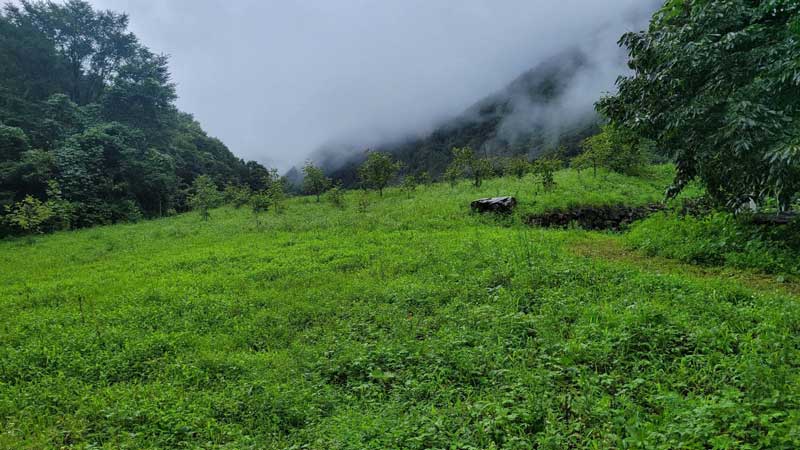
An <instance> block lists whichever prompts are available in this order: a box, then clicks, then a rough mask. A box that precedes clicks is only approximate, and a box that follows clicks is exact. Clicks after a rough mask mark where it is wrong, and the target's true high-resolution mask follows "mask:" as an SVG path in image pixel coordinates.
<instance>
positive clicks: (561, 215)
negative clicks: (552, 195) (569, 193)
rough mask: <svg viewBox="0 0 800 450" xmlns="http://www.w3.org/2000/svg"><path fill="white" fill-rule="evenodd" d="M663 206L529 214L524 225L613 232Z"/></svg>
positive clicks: (608, 206) (604, 207)
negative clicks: (577, 227)
mask: <svg viewBox="0 0 800 450" xmlns="http://www.w3.org/2000/svg"><path fill="white" fill-rule="evenodd" d="M664 208H665V207H664V205H661V204H651V205H646V206H625V205H606V206H576V207H572V208H568V209H556V210H551V211H546V212H544V213H541V214H529V215H527V216H526V217H525V223H526V224H528V225H530V226H535V227H546V228H564V227H567V226H570V225H571V224H576V225H578V226H579V227H581V228H583V229H585V230H615V231H619V230H620V229H622V228H624V227H626V226H627V225H630V224H631V223H633V222H635V221H637V220H641V219H644V218H645V217H647V216H649V215H651V214H653V213H656V212H658V211H663V210H664Z"/></svg>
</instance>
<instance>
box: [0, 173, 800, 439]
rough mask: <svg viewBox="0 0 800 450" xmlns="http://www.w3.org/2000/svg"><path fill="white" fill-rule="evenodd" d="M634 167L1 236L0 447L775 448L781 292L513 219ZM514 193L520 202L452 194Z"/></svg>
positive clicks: (790, 364) (787, 428)
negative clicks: (545, 186) (548, 181)
mask: <svg viewBox="0 0 800 450" xmlns="http://www.w3.org/2000/svg"><path fill="white" fill-rule="evenodd" d="M670 178H671V169H670V168H669V167H659V168H655V169H653V171H652V173H651V174H650V175H649V176H647V177H644V178H629V177H624V176H620V175H611V174H609V175H603V176H600V177H598V178H594V177H592V176H591V174H589V173H587V172H584V173H583V174H582V175H578V174H576V173H574V172H571V171H565V172H560V173H558V174H557V177H556V180H557V182H558V186H557V188H556V189H555V191H553V192H550V193H543V192H537V190H538V189H537V187H536V185H535V184H534V183H533V181H532V180H531V179H524V180H516V179H509V178H506V179H495V180H489V181H488V182H486V184H485V185H484V186H483V187H482V188H481V189H474V188H473V187H471V186H469V185H468V184H467V183H466V182H465V183H463V184H461V185H459V186H458V187H456V188H455V189H452V188H450V187H449V186H446V185H434V186H432V187H427V188H426V187H420V188H419V189H418V190H417V192H416V193H415V194H414V195H413V198H411V199H409V198H407V196H406V195H405V194H404V193H401V192H400V191H398V190H395V189H390V190H388V191H387V193H386V195H385V196H384V197H383V198H379V197H378V195H377V194H376V193H371V194H370V196H369V199H370V202H369V205H368V206H367V208H366V211H364V212H361V211H359V207H358V203H359V200H358V199H359V198H360V197H361V194H360V193H358V192H351V193H348V194H347V207H346V208H345V209H343V210H341V209H336V208H334V207H333V206H332V205H331V204H329V203H326V202H323V203H320V204H317V203H316V202H315V201H314V200H313V199H311V198H295V199H291V200H289V201H288V202H287V205H286V206H287V208H286V211H285V212H284V213H283V214H280V215H277V214H274V213H269V214H268V215H266V216H265V217H264V218H263V219H262V225H261V226H260V227H256V225H255V221H254V219H253V216H252V214H251V213H250V211H249V210H247V209H239V210H235V209H232V208H222V209H218V210H214V211H212V219H211V220H210V221H209V222H202V221H201V220H200V219H199V218H198V216H197V215H196V214H186V215H181V216H177V217H173V218H168V219H163V220H155V221H149V222H142V223H139V224H132V225H117V226H111V227H102V228H95V229H88V230H82V231H77V232H67V233H59V234H55V235H51V236H45V237H37V238H35V239H34V242H30V241H29V240H28V239H24V238H22V239H16V240H9V241H2V242H0V311H2V315H0V448H2V449H6V448H8V449H16V448H30V449H44V448H79V449H90V448H91V449H94V448H106V449H119V448H129V449H151V448H160V449H172V448H225V449H320V450H321V449H395V448H398V449H400V448H402V449H423V448H426V449H427V448H435V449H501V448H502V449H530V448H541V449H563V448H590V449H607V448H620V449H622V448H625V449H677V448H681V449H683V448H686V449H695V448H696V449H711V448H713V449H748V448H752V449H756V448H773V449H794V448H798V447H800V370H798V369H800V303H798V297H797V296H795V295H794V294H792V292H797V291H795V290H793V289H792V288H791V285H781V284H779V283H777V282H774V283H773V282H772V281H771V278H769V277H768V278H767V279H766V281H764V279H762V278H759V280H760V281H759V282H756V281H757V280H755V279H754V275H753V274H750V273H746V272H738V271H737V270H736V269H731V270H725V271H713V270H708V271H706V270H698V269H697V268H696V267H695V266H690V265H685V264H682V263H673V264H670V265H668V266H667V265H664V266H662V265H659V264H650V263H647V261H648V257H647V256H645V255H643V254H633V253H631V254H628V253H626V252H627V250H622V251H621V253H622V254H625V255H628V256H619V255H620V252H617V253H614V255H611V254H610V253H613V252H609V251H608V248H610V246H619V247H620V248H624V242H623V238H621V237H619V236H612V235H608V234H602V233H589V232H584V231H581V230H544V229H534V228H529V227H526V226H524V225H523V224H522V221H521V220H520V215H521V214H523V213H525V212H532V211H543V210H545V209H548V208H552V207H560V206H568V205H572V204H585V203H590V204H603V203H625V204H629V205H638V204H645V203H649V202H654V201H659V200H661V199H662V194H663V191H664V188H665V187H666V185H667V184H668V183H669V180H670ZM498 194H508V195H515V196H517V197H518V198H519V200H520V201H521V204H520V206H519V208H518V209H519V213H518V214H517V215H515V216H513V217H508V218H493V217H488V216H477V215H474V214H471V213H470V212H469V202H470V201H471V200H473V199H475V198H478V197H481V196H493V195H498Z"/></svg>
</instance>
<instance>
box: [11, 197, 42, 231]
mask: <svg viewBox="0 0 800 450" xmlns="http://www.w3.org/2000/svg"><path fill="white" fill-rule="evenodd" d="M5 210H6V215H5V217H4V218H3V220H4V222H5V223H6V224H7V225H9V226H10V227H11V228H13V229H15V230H17V231H18V232H20V233H21V234H39V233H41V232H42V225H44V224H45V223H46V222H47V221H48V220H50V219H51V218H52V217H53V210H52V209H51V208H50V206H49V205H47V204H46V203H43V202H42V201H41V200H39V199H37V198H35V197H32V196H30V195H29V196H27V197H25V198H24V199H23V200H21V201H19V202H16V203H14V204H13V205H7V206H6V207H5Z"/></svg>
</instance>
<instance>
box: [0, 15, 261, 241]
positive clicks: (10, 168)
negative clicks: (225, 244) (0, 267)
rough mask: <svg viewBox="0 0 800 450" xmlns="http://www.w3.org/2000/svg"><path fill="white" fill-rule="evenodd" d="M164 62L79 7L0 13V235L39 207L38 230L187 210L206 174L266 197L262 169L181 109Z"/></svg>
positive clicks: (108, 18)
mask: <svg viewBox="0 0 800 450" xmlns="http://www.w3.org/2000/svg"><path fill="white" fill-rule="evenodd" d="M167 63H168V61H167V57H166V56H163V55H158V54H155V53H153V52H151V51H150V50H149V49H148V48H147V47H145V46H144V45H142V44H141V43H140V42H139V40H138V39H137V37H136V36H135V35H134V34H133V33H131V32H130V31H128V17H127V16H126V15H125V14H118V13H114V12H111V11H96V10H94V9H93V8H92V7H91V6H90V5H89V4H88V3H87V2H85V1H83V0H69V1H67V2H65V3H53V2H44V1H27V0H25V1H21V2H18V3H17V4H7V5H6V6H5V7H4V8H3V9H2V10H0V216H4V217H0V218H2V219H3V220H0V223H2V224H3V225H0V235H2V234H8V233H10V232H13V231H14V229H15V228H16V229H17V230H23V229H24V228H25V227H21V226H19V223H18V221H19V219H20V217H21V216H19V213H20V211H31V210H32V208H33V210H36V208H37V207H38V208H39V209H41V208H44V209H43V210H41V211H39V212H40V213H41V214H40V216H41V217H45V218H46V220H43V221H41V224H40V225H39V226H37V227H36V231H50V230H54V229H60V228H69V227H85V226H91V225H95V224H105V223H114V222H118V221H125V220H131V219H135V218H138V217H156V216H161V215H165V214H168V213H170V212H172V211H181V210H185V209H187V208H188V207H189V204H188V201H189V198H190V193H191V189H190V186H191V185H192V183H193V181H194V180H195V179H196V178H197V177H198V176H200V175H207V177H208V180H209V181H210V182H213V183H214V184H215V185H217V186H223V185H226V184H231V183H232V184H242V185H248V186H250V187H251V188H252V189H263V188H264V186H263V180H264V179H265V177H267V176H268V171H267V170H266V169H265V168H264V167H262V166H261V165H259V164H257V163H255V162H244V161H242V160H240V159H239V158H237V157H235V156H234V155H233V154H232V153H231V152H230V150H229V149H228V148H227V147H226V146H225V145H224V144H223V143H222V142H220V141H219V140H218V139H215V138H212V137H209V136H208V135H207V134H206V133H205V132H204V131H203V129H202V128H201V127H200V125H199V124H198V123H197V121H195V120H194V119H193V118H192V116H191V115H189V114H186V113H182V112H180V111H179V110H178V109H177V108H176V106H175V100H176V98H177V95H176V91H175V85H174V83H173V82H172V81H171V79H170V73H169V69H168V66H167ZM48 205H49V208H48V207H47V206H48ZM56 206H58V207H56ZM15 214H18V215H17V216H15ZM23 216H24V214H23ZM15 220H16V222H15Z"/></svg>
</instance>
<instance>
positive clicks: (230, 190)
mask: <svg viewBox="0 0 800 450" xmlns="http://www.w3.org/2000/svg"><path fill="white" fill-rule="evenodd" d="M251 194H252V191H251V190H250V187H248V186H241V185H237V184H228V185H227V186H225V191H224V192H223V193H222V198H223V200H224V201H225V203H226V204H229V205H232V206H233V207H234V208H236V209H239V208H241V207H242V206H244V205H246V204H247V203H248V202H249V201H250V195H251Z"/></svg>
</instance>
